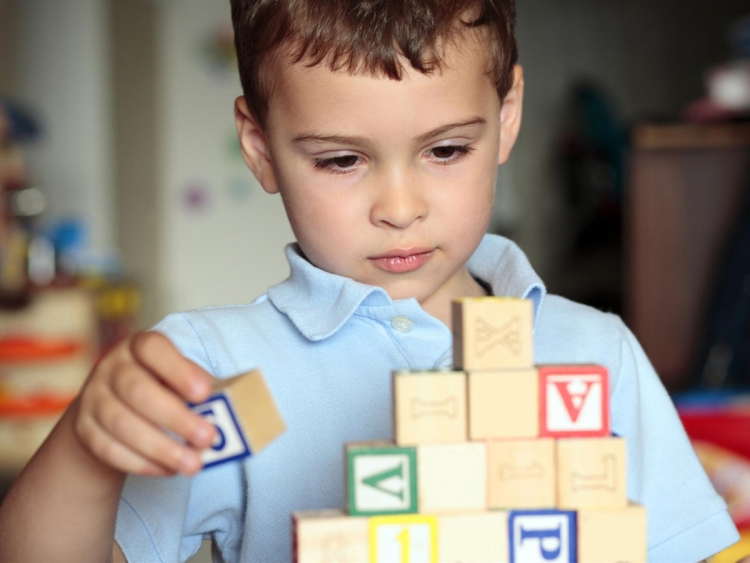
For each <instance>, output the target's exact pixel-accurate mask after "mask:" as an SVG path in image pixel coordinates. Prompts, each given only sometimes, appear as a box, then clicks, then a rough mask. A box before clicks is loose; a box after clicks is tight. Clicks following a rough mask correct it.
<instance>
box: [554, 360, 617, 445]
mask: <svg viewBox="0 0 750 563" xmlns="http://www.w3.org/2000/svg"><path fill="white" fill-rule="evenodd" d="M539 392H540V406H541V409H540V410H541V413H540V414H541V426H540V435H541V436H548V437H553V438H575V437H594V436H609V434H610V417H609V382H608V374H607V368H605V367H602V366H594V365H583V366H540V367H539Z"/></svg>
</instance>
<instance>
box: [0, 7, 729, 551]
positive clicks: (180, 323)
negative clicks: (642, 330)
mask: <svg viewBox="0 0 750 563" xmlns="http://www.w3.org/2000/svg"><path fill="white" fill-rule="evenodd" d="M232 15H233V20H234V24H235V31H236V43H237V49H238V57H239V61H240V63H239V64H240V73H241V77H242V83H243V88H244V91H245V97H244V98H240V99H239V100H238V101H237V104H236V108H235V114H236V120H237V129H238V133H239V137H240V141H241V144H242V148H243V153H244V156H245V160H246V162H247V164H248V166H249V167H250V169H251V170H252V172H253V173H254V174H255V176H256V178H257V179H258V181H259V182H260V183H261V184H262V186H263V188H264V189H265V190H266V191H267V192H269V193H280V194H281V197H282V199H283V202H284V205H285V208H286V211H287V214H288V216H289V220H290V222H291V225H292V227H293V229H294V232H295V235H296V237H297V240H298V243H297V244H296V245H293V246H290V247H289V248H288V249H287V256H288V259H289V262H290V267H291V276H290V278H289V279H287V280H286V281H284V282H282V283H281V284H279V285H277V286H274V287H272V288H271V289H270V290H269V291H268V293H267V294H266V295H264V296H262V297H261V298H259V299H257V300H256V301H255V302H253V303H252V304H250V305H243V306H231V307H217V308H210V309H204V310H200V311H193V312H189V313H186V314H182V315H172V316H170V317H167V319H165V320H164V321H163V322H162V323H160V324H159V325H158V326H157V327H156V332H151V333H144V334H140V335H136V336H134V337H133V338H131V339H129V340H128V341H126V342H124V343H123V344H122V345H120V346H119V347H118V348H117V349H116V350H114V351H113V352H112V353H111V354H109V355H108V356H107V357H106V358H104V359H103V360H102V361H101V362H100V363H99V365H97V366H96V367H95V368H94V370H93V371H92V374H91V376H90V378H89V380H88V381H87V384H86V385H85V387H84V389H83V390H82V392H81V394H80V396H79V397H78V399H77V400H76V402H75V403H74V405H73V406H72V407H71V408H70V410H69V411H68V412H67V413H66V414H65V416H64V417H63V419H62V420H61V422H60V423H59V425H58V426H57V427H56V429H55V430H54V432H53V434H52V435H51V436H50V438H49V440H48V441H47V442H46V443H45V445H44V446H43V447H42V448H41V449H40V451H39V452H38V454H37V455H36V456H35V458H34V459H33V460H32V462H31V463H30V464H29V465H28V467H27V468H26V470H25V471H24V474H23V475H22V476H21V478H19V480H18V482H17V483H16V485H15V488H14V490H13V491H12V492H11V493H10V494H9V497H8V499H7V501H6V506H4V507H3V512H2V514H0V560H3V561H8V560H17V559H21V560H22V559H26V560H34V561H52V560H68V561H94V560H106V559H108V558H109V557H110V556H111V555H112V554H113V553H114V558H115V560H117V561H122V560H124V559H127V560H128V561H130V562H131V563H135V562H141V561H175V560H185V559H187V558H188V557H189V556H191V555H192V554H193V553H194V552H195V551H196V550H197V549H198V545H199V543H200V541H201V540H202V539H203V538H208V537H211V538H213V540H214V546H215V553H216V556H217V558H218V559H220V560H224V561H262V562H270V561H273V562H275V561H288V560H289V559H290V556H291V538H290V529H289V528H290V524H289V520H290V513H291V512H292V511H294V510H305V509H313V508H324V507H332V506H343V494H344V491H343V487H342V486H341V483H343V480H344V477H343V463H342V459H341V455H342V444H343V443H344V442H346V441H354V440H374V439H383V438H389V437H390V436H391V433H392V428H391V413H390V406H389V405H390V372H391V370H393V369H396V368H419V369H434V368H441V367H447V366H449V365H450V362H451V334H450V331H449V329H448V328H447V327H448V326H450V319H449V307H450V302H451V299H453V298H455V297H459V296H472V295H486V294H488V293H492V294H495V295H510V296H514V297H525V298H528V299H531V300H532V301H533V302H534V305H535V308H536V326H535V330H536V333H535V349H536V358H535V360H536V362H537V363H571V362H596V363H600V364H603V365H605V366H607V367H608V368H609V369H610V372H611V374H612V382H611V384H612V389H613V391H612V397H611V403H612V418H613V427H614V431H615V432H616V433H618V434H620V435H622V436H624V437H626V438H627V439H628V444H629V457H628V464H629V468H630V477H629V484H630V490H629V497H630V498H632V499H633V500H635V501H640V502H643V503H645V504H646V505H647V507H648V510H649V518H650V528H649V538H650V546H651V550H650V558H651V560H652V561H657V562H658V561H671V562H674V561H680V562H683V561H684V562H694V561H698V560H700V559H702V558H704V557H707V556H709V555H711V554H713V553H714V552H717V551H719V550H720V549H722V548H723V547H725V546H727V545H729V544H731V543H733V542H734V541H736V537H737V535H736V530H735V529H734V527H733V525H732V523H731V521H730V519H729V517H728V515H727V512H726V507H725V505H724V503H723V502H722V501H721V499H720V498H719V497H717V496H716V494H715V492H714V491H713V489H712V488H711V486H710V484H709V483H708V481H707V479H706V476H705V474H704V473H703V472H702V470H701V468H700V466H699V464H698V462H697V460H696V458H695V456H694V455H693V454H692V451H691V449H690V445H689V443H688V441H687V439H686V437H685V435H684V433H683V431H682V429H681V426H680V424H679V421H678V419H677V417H676V415H675V413H674V410H673V409H672V407H671V404H670V402H669V399H668V397H667V395H666V394H665V392H664V390H663V388H662V386H661V385H660V383H659V380H658V378H657V376H656V374H655V373H654V372H653V370H652V369H651V367H650V365H649V363H648V360H647V359H646V358H645V357H644V355H643V352H642V351H641V348H640V347H639V346H638V344H637V342H636V341H635V339H634V338H633V336H632V335H631V334H630V332H629V331H628V330H627V328H626V327H625V326H624V325H623V324H622V323H621V321H620V320H619V319H617V318H616V317H614V316H611V315H605V314H602V313H598V312H596V311H593V310H591V309H589V308H586V307H583V306H579V305H576V304H573V303H570V302H568V301H566V300H564V299H561V298H557V297H554V296H546V297H545V293H546V292H545V289H544V286H543V285H542V283H541V281H540V280H539V279H538V277H537V276H536V275H535V274H534V272H533V271H532V269H531V267H530V266H529V264H528V261H527V260H526V258H525V257H524V256H523V254H522V253H521V252H520V250H518V248H517V247H515V246H514V245H513V244H512V243H510V242H509V241H507V240H505V239H501V238H500V237H484V232H485V230H486V228H487V225H488V222H489V218H490V213H491V206H492V200H493V193H494V184H495V174H496V167H497V165H498V163H499V164H503V163H504V162H505V161H506V160H507V159H508V157H509V154H510V151H511V148H512V146H513V144H514V142H515V139H516V136H517V135H518V131H519V128H520V123H521V107H522V100H523V75H522V71H521V69H520V67H518V66H516V65H515V63H516V50H515V40H514V38H513V25H514V20H515V10H514V5H513V1H512V0H496V1H490V0H487V1H482V0H476V1H473V0H437V1H436V0H431V1H427V0H380V1H376V0H357V1H354V0H306V1H292V0H233V2H232ZM254 366H259V367H261V368H262V369H263V371H264V373H265V375H266V378H267V380H268V384H269V387H270V388H271V391H272V393H273V395H274V397H275V399H276V401H277V403H278V405H279V408H280V410H281V412H282V414H283V416H284V418H285V420H286V423H287V427H288V430H287V432H286V433H285V434H284V435H283V436H281V437H280V438H278V439H277V440H276V441H275V442H274V443H273V444H271V445H270V446H269V447H268V448H266V449H265V450H263V452H261V454H259V455H258V456H256V457H253V458H250V459H249V460H248V461H245V462H242V463H235V464H225V465H222V466H220V467H217V468H214V469H212V470H209V471H206V472H203V473H197V471H198V470H199V458H198V451H197V450H198V449H199V448H200V447H205V446H207V445H208V444H210V443H211V440H212V429H211V427H210V426H209V425H208V424H207V423H206V421H204V420H201V419H199V418H198V417H197V416H195V415H193V414H192V413H190V412H189V411H188V410H187V408H186V407H185V406H184V401H200V400H202V399H205V398H206V397H207V395H208V385H209V384H208V374H209V373H210V374H213V375H216V376H218V377H226V376H230V375H233V374H236V373H239V372H242V371H245V370H248V369H249V368H251V367H254ZM159 427H163V428H165V429H166V430H168V431H169V432H170V433H173V434H177V435H178V436H180V437H182V438H184V440H185V442H186V443H185V444H184V445H183V444H180V443H178V442H177V441H175V440H173V439H171V438H170V437H169V436H168V435H167V434H166V433H165V432H163V430H162V429H160V428H159ZM178 472H179V473H180V475H175V473H178ZM126 474H131V475H130V477H128V478H127V479H126ZM154 477H168V478H154ZM113 537H114V538H115V540H116V543H115V545H114V552H113Z"/></svg>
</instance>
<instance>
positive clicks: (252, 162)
mask: <svg viewBox="0 0 750 563" xmlns="http://www.w3.org/2000/svg"><path fill="white" fill-rule="evenodd" d="M234 121H235V124H236V125H237V135H238V137H239V139H240V149H241V150H242V157H243V158H244V159H245V163H246V164H247V166H248V168H250V170H251V171H252V172H253V174H254V175H255V178H256V179H257V180H258V182H260V185H261V186H263V189H264V190H265V191H266V192H268V193H269V194H275V193H278V192H279V184H278V182H277V181H276V174H275V173H274V171H273V166H272V165H271V152H270V149H269V146H268V139H267V138H266V134H265V133H264V132H263V129H261V127H260V126H259V125H258V124H257V123H256V121H255V118H254V117H253V116H252V115H251V113H250V110H249V109H248V107H247V101H246V100H245V97H244V96H240V97H239V98H237V100H236V101H235V102H234Z"/></svg>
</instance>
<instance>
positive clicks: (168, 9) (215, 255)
mask: <svg viewBox="0 0 750 563" xmlns="http://www.w3.org/2000/svg"><path fill="white" fill-rule="evenodd" d="M229 25H230V14H229V2H227V1H211V2H204V1H201V0H162V1H161V2H159V17H158V28H157V29H158V34H157V35H158V44H157V51H158V73H159V74H158V75H159V79H160V82H159V99H158V100H159V101H158V115H159V145H158V150H159V155H160V171H159V196H158V208H159V219H158V225H159V238H158V241H159V242H158V244H159V247H158V253H159V272H158V281H159V292H160V293H159V303H160V310H161V312H167V311H179V310H185V309H190V308H193V307H199V306H203V305H211V304H214V305H215V304H222V303H231V302H240V303H242V302H248V301H250V300H252V299H253V298H254V297H256V296H258V295H260V294H261V293H264V292H265V291H266V289H267V288H268V287H269V286H270V285H272V284H274V283H277V282H279V281H281V280H282V279H284V278H285V277H286V276H287V275H288V267H287V263H286V259H285V257H284V254H283V248H284V246H285V244H286V243H288V242H290V241H292V240H293V238H294V237H293V235H292V232H291V229H290V227H289V225H288V221H287V219H286V215H285V214H284V211H283V207H282V204H281V200H280V198H279V197H278V196H269V195H267V194H265V192H263V191H262V189H261V188H260V186H259V185H258V183H257V182H256V181H255V179H254V178H253V177H252V175H251V173H250V171H249V170H248V169H247V167H246V166H245V164H244V162H243V161H242V159H241V157H240V155H239V153H238V150H237V141H236V137H237V135H236V131H235V127H234V114H233V104H234V100H235V98H236V96H238V95H240V94H241V89H240V85H239V78H238V76H237V70H236V67H235V66H234V65H232V64H231V63H227V62H226V60H225V58H224V57H223V56H222V55H221V52H222V51H221V49H217V43H216V42H212V41H211V38H212V36H214V34H216V33H217V32H219V31H220V30H221V29H222V27H224V28H226V26H229Z"/></svg>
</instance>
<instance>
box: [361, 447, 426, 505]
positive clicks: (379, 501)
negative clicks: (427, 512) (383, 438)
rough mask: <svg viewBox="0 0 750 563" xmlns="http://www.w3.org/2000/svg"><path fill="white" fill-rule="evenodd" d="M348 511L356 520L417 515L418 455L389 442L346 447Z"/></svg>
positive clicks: (412, 449) (408, 448) (413, 451)
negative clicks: (393, 515) (381, 515)
mask: <svg viewBox="0 0 750 563" xmlns="http://www.w3.org/2000/svg"><path fill="white" fill-rule="evenodd" d="M346 476H347V495H348V500H347V507H348V510H349V514H351V515H353V516H373V515H380V514H411V513H415V512H417V484H418V483H417V452H416V449H414V448H412V447H400V446H396V445H394V444H389V443H388V442H371V443H355V444H347V446H346Z"/></svg>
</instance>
